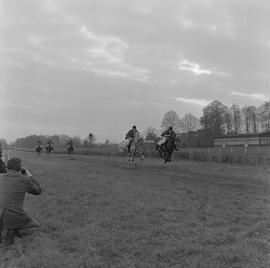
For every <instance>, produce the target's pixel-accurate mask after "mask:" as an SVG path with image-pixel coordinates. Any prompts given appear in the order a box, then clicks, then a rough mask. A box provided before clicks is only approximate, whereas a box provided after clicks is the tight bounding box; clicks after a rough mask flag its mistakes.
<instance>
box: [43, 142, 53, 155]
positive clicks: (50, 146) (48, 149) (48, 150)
mask: <svg viewBox="0 0 270 268" xmlns="http://www.w3.org/2000/svg"><path fill="white" fill-rule="evenodd" d="M45 149H46V153H47V156H48V158H50V157H51V153H52V152H53V142H52V141H51V140H49V141H48V142H47V144H46V147H45Z"/></svg>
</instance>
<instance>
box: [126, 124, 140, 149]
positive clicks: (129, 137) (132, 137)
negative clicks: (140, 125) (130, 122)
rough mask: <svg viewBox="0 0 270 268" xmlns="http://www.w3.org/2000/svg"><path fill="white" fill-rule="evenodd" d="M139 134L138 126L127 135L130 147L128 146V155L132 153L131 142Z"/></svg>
mask: <svg viewBox="0 0 270 268" xmlns="http://www.w3.org/2000/svg"><path fill="white" fill-rule="evenodd" d="M137 132H138V130H137V127H136V126H133V127H132V129H130V130H129V131H128V133H127V134H126V138H125V139H126V140H128V141H129V142H128V145H127V148H128V153H130V146H131V142H132V140H133V139H134V138H135V134H136V133H137Z"/></svg>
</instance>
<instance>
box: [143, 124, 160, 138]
mask: <svg viewBox="0 0 270 268" xmlns="http://www.w3.org/2000/svg"><path fill="white" fill-rule="evenodd" d="M157 133H158V131H157V130H156V129H155V128H153V127H147V128H146V129H145V131H144V137H145V139H146V140H153V141H154V140H156V138H157V136H158V134H157Z"/></svg>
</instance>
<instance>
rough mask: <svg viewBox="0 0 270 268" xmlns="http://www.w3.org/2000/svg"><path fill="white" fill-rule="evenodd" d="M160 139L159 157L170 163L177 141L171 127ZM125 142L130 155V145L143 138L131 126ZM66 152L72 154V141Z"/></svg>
mask: <svg viewBox="0 0 270 268" xmlns="http://www.w3.org/2000/svg"><path fill="white" fill-rule="evenodd" d="M161 137H162V139H161V140H160V141H158V142H157V147H156V149H157V151H158V152H159V153H160V155H161V157H162V158H163V159H164V160H165V162H170V161H171V156H172V152H173V151H174V150H175V151H177V148H176V139H177V133H176V132H175V131H174V130H173V127H171V126H170V127H169V128H168V129H166V130H165V131H164V132H162V133H161ZM125 140H126V144H125V146H126V151H127V153H128V154H129V153H130V148H131V146H132V144H134V143H135V142H142V141H143V138H142V137H141V135H140V133H139V131H138V130H137V127H136V126H133V127H132V128H131V129H130V130H129V131H128V132H127V134H126V136H125ZM53 145H54V144H53V142H52V140H49V141H48V142H47V143H46V145H45V150H46V152H47V153H51V152H53V150H54V148H53ZM35 150H36V152H37V153H40V152H42V150H43V147H42V142H41V140H39V141H38V142H37V145H36V148H35ZM67 150H68V152H73V151H74V144H73V141H72V140H71V139H70V140H69V141H68V142H67Z"/></svg>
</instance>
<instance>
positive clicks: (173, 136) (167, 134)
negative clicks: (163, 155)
mask: <svg viewBox="0 0 270 268" xmlns="http://www.w3.org/2000/svg"><path fill="white" fill-rule="evenodd" d="M161 137H164V139H163V140H162V141H161V144H160V146H164V145H166V143H167V142H168V138H171V139H172V140H173V142H174V149H175V151H178V149H177V148H176V143H175V141H176V137H177V133H176V132H175V131H174V130H173V127H169V128H168V129H167V130H165V131H164V132H162V133H161Z"/></svg>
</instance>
